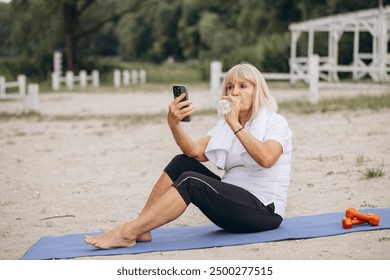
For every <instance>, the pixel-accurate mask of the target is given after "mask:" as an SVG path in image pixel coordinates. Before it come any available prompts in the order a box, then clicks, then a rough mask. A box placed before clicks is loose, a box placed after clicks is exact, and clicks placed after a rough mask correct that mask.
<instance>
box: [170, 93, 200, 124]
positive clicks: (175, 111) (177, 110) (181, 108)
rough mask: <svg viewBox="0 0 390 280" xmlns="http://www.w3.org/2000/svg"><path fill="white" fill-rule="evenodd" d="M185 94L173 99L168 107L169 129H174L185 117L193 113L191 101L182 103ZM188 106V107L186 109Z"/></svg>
mask: <svg viewBox="0 0 390 280" xmlns="http://www.w3.org/2000/svg"><path fill="white" fill-rule="evenodd" d="M185 95H186V94H185V93H182V94H181V95H180V96H178V97H177V98H175V99H174V100H173V101H172V103H171V104H170V105H169V111H168V117H167V119H168V125H169V127H171V128H172V127H174V126H175V125H178V124H179V123H180V121H181V120H182V119H184V118H185V117H187V116H190V115H192V114H193V113H194V111H195V109H194V107H192V106H191V104H192V101H191V100H186V101H183V102H180V101H182V100H183V99H184V98H185ZM186 106H188V107H186Z"/></svg>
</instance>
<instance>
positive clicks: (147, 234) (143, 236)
mask: <svg viewBox="0 0 390 280" xmlns="http://www.w3.org/2000/svg"><path fill="white" fill-rule="evenodd" d="M137 241H138V242H150V241H152V235H151V234H150V232H145V233H144V234H141V235H138V236H137Z"/></svg>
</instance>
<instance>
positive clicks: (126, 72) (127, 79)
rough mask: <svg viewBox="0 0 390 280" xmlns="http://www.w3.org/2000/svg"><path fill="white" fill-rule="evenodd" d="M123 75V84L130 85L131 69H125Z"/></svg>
mask: <svg viewBox="0 0 390 280" xmlns="http://www.w3.org/2000/svg"><path fill="white" fill-rule="evenodd" d="M122 75H123V85H124V86H128V85H130V72H129V70H123V72H122Z"/></svg>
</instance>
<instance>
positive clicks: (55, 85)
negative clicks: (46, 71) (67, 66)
mask: <svg viewBox="0 0 390 280" xmlns="http://www.w3.org/2000/svg"><path fill="white" fill-rule="evenodd" d="M51 88H52V90H54V91H57V90H59V89H60V74H59V73H58V72H53V73H51Z"/></svg>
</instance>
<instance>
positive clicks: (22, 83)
mask: <svg viewBox="0 0 390 280" xmlns="http://www.w3.org/2000/svg"><path fill="white" fill-rule="evenodd" d="M18 87H19V95H20V96H25V95H26V76H25V75H18Z"/></svg>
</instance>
